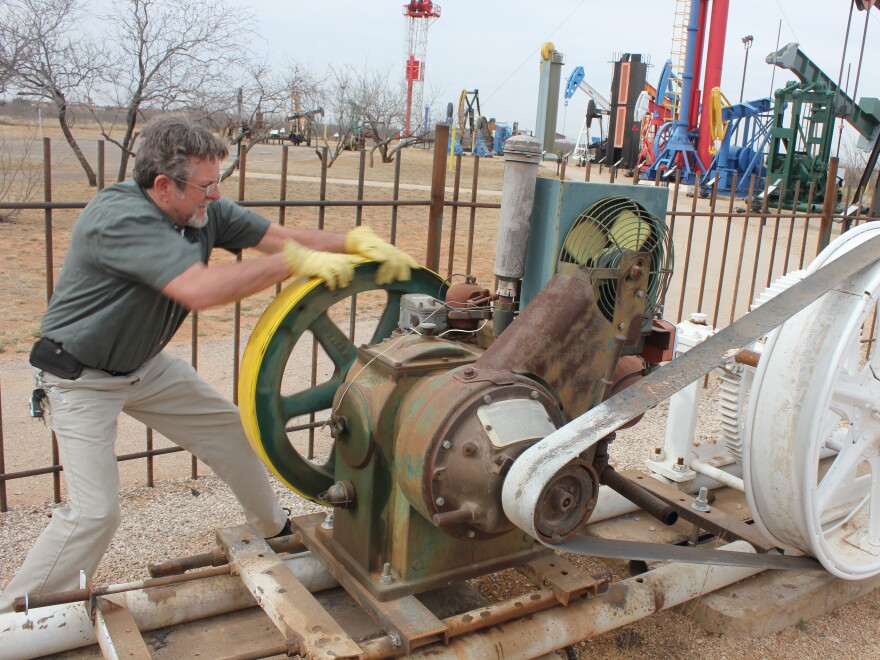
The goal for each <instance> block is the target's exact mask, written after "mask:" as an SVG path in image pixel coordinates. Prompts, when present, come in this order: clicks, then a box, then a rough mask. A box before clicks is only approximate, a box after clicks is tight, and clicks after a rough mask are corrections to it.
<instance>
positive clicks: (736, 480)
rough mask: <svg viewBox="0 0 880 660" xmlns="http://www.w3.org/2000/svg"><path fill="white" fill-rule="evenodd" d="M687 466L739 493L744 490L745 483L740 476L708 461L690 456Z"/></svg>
mask: <svg viewBox="0 0 880 660" xmlns="http://www.w3.org/2000/svg"><path fill="white" fill-rule="evenodd" d="M688 466H690V468H691V470H693V471H694V472H699V473H700V474H702V475H703V476H706V477H709V478H710V479H714V480H715V481H718V482H720V483H722V484H724V485H725V486H727V487H728V488H733V489H734V490H738V491H739V492H740V493H744V492H745V491H746V487H745V484H744V483H743V480H742V479H741V478H740V477H736V476H734V475H732V474H730V473H729V472H725V471H724V470H722V469H720V468H717V467H715V466H714V465H711V464H710V463H706V462H705V461H703V460H701V459H699V458H691V459H690V460H689V461H688Z"/></svg>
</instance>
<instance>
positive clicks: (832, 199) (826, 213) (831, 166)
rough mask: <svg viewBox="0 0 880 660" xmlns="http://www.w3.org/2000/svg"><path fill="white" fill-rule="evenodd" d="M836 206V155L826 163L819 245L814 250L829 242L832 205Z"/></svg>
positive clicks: (819, 249)
mask: <svg viewBox="0 0 880 660" xmlns="http://www.w3.org/2000/svg"><path fill="white" fill-rule="evenodd" d="M835 206H837V156H834V157H832V158H831V160H830V161H829V163H828V181H827V183H826V184H825V203H824V204H822V220H821V221H820V222H819V245H818V247H817V250H816V252H817V253H818V252H821V251H822V250H824V249H825V248H826V247H827V246H828V244H829V243H830V242H831V226H832V225H833V224H834V207H835Z"/></svg>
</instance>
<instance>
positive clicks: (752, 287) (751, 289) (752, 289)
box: [746, 181, 782, 305]
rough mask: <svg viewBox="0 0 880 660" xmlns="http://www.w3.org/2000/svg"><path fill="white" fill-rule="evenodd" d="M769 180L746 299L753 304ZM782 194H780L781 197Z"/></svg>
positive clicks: (765, 186)
mask: <svg viewBox="0 0 880 660" xmlns="http://www.w3.org/2000/svg"><path fill="white" fill-rule="evenodd" d="M769 185H770V182H769V181H765V182H764V202H763V204H762V205H761V222H759V223H758V239H757V240H756V241H755V263H754V266H753V267H752V282H751V284H750V285H749V299H748V300H747V301H746V304H747V305H751V304H752V301H753V300H754V299H755V283H756V282H757V280H758V261H759V260H760V258H761V237H762V236H763V235H764V223H765V222H766V215H765V214H766V213H767V203H768V201H769V198H770V194H769V192H768V190H769ZM781 197H782V195H780V198H781Z"/></svg>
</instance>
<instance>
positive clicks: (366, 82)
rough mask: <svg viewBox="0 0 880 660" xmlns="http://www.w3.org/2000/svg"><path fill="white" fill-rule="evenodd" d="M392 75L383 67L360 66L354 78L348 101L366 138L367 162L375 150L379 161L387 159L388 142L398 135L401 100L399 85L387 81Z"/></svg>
mask: <svg viewBox="0 0 880 660" xmlns="http://www.w3.org/2000/svg"><path fill="white" fill-rule="evenodd" d="M392 80H395V78H394V77H393V76H392V75H391V74H390V73H389V72H387V71H375V70H374V71H369V70H366V69H364V70H363V71H361V72H360V73H359V74H358V75H357V77H356V78H355V84H354V89H353V91H352V95H351V105H352V110H353V112H354V114H355V116H356V117H357V119H358V122H359V125H360V128H361V130H363V131H364V141H366V140H370V142H371V143H372V144H373V149H371V150H370V157H371V161H370V165H371V166H372V154H373V153H374V152H375V151H378V152H379V154H380V156H381V157H382V162H383V163H390V162H391V161H392V160H393V158H392V157H391V156H389V149H390V147H391V143H392V142H394V141H396V140H398V139H399V138H400V131H401V127H402V126H403V123H404V104H403V97H402V96H401V93H400V85H398V84H396V82H391V81H392Z"/></svg>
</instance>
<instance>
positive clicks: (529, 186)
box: [495, 135, 541, 298]
mask: <svg viewBox="0 0 880 660" xmlns="http://www.w3.org/2000/svg"><path fill="white" fill-rule="evenodd" d="M540 162H541V143H540V142H539V141H538V140H536V139H535V138H533V137H530V136H528V135H514V136H513V137H511V138H509V139H508V140H507V142H505V143H504V183H503V184H502V193H501V220H500V222H499V226H498V240H497V242H496V247H495V276H496V277H497V278H498V294H499V295H501V296H505V297H510V298H512V297H513V296H514V295H515V294H516V285H517V282H518V281H519V280H520V279H521V278H522V276H523V271H524V267H525V261H526V245H527V244H528V240H529V222H530V220H531V216H532V206H533V205H534V203H535V181H536V180H537V178H538V166H539V164H540Z"/></svg>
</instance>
